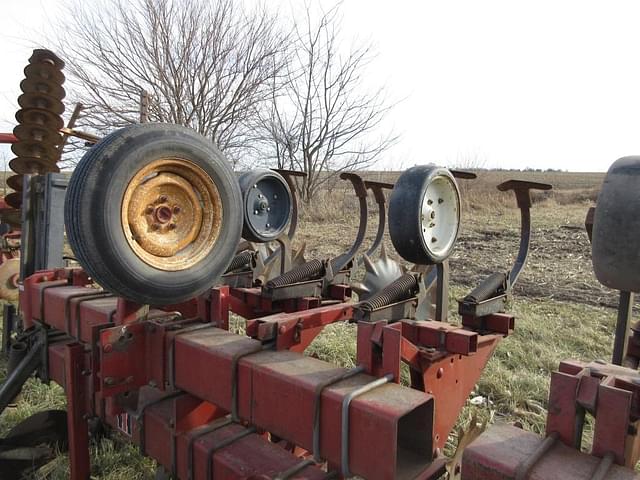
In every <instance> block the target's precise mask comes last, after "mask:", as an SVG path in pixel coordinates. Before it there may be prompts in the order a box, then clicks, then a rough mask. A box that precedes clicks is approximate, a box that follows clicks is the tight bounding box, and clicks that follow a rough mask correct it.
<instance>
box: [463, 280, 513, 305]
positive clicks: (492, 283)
mask: <svg viewBox="0 0 640 480" xmlns="http://www.w3.org/2000/svg"><path fill="white" fill-rule="evenodd" d="M506 287H507V276H506V274H504V273H492V274H491V275H489V276H488V277H487V278H485V279H484V280H483V281H482V283H481V284H480V285H478V286H477V287H476V288H474V289H473V290H472V291H471V293H470V294H469V295H467V296H466V297H464V301H465V302H470V303H478V302H481V301H483V300H487V299H489V298H491V297H493V296H495V295H496V294H498V293H502V292H504V291H505V290H506Z"/></svg>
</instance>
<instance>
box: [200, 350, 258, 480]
mask: <svg viewBox="0 0 640 480" xmlns="http://www.w3.org/2000/svg"><path fill="white" fill-rule="evenodd" d="M262 350H263V345H262V344H260V343H258V344H257V345H255V344H254V345H252V348H251V350H247V351H245V352H238V353H236V354H235V355H234V356H233V357H232V358H231V419H232V420H233V421H234V422H237V421H239V419H240V417H239V416H238V363H239V362H240V359H242V358H243V357H246V356H248V355H253V354H254V353H258V352H261V351H262ZM207 478H208V477H207Z"/></svg>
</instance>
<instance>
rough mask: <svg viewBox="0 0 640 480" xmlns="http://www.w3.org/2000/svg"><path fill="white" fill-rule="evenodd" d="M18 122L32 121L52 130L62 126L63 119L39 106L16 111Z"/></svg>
mask: <svg viewBox="0 0 640 480" xmlns="http://www.w3.org/2000/svg"><path fill="white" fill-rule="evenodd" d="M16 120H17V121H18V123H34V124H37V125H41V126H43V127H47V128H50V129H52V130H60V129H61V128H62V127H64V121H63V120H62V117H60V115H55V114H53V113H51V112H50V111H48V110H43V109H41V108H26V109H23V110H18V112H17V113H16Z"/></svg>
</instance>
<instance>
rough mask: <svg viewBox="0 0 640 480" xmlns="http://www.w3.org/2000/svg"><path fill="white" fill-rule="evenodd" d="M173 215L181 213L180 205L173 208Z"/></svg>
mask: <svg viewBox="0 0 640 480" xmlns="http://www.w3.org/2000/svg"><path fill="white" fill-rule="evenodd" d="M173 213H180V207H179V206H178V205H176V206H175V207H173Z"/></svg>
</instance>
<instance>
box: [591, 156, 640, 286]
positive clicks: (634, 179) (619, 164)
mask: <svg viewBox="0 0 640 480" xmlns="http://www.w3.org/2000/svg"><path fill="white" fill-rule="evenodd" d="M591 250H592V258H593V270H594V272H595V274H596V278H597V279H598V280H599V281H600V283H602V284H603V285H605V286H607V287H609V288H613V289H616V290H622V291H625V292H640V156H636V157H623V158H621V159H619V160H617V161H615V162H614V163H613V165H611V167H610V168H609V171H608V172H607V176H606V177H605V179H604V182H603V183H602V190H601V191H600V194H599V195H598V202H597V205H596V213H595V217H594V220H593V239H592V244H591Z"/></svg>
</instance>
